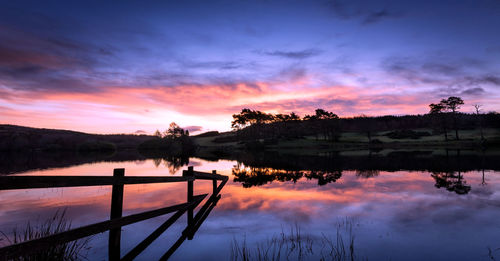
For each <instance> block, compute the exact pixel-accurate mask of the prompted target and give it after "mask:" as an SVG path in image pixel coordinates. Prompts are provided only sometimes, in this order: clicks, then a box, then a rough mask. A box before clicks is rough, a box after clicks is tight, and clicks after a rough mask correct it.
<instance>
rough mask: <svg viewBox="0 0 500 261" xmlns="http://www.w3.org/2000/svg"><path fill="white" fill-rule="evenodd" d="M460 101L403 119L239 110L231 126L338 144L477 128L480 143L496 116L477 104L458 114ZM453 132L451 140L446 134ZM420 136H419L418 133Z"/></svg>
mask: <svg viewBox="0 0 500 261" xmlns="http://www.w3.org/2000/svg"><path fill="white" fill-rule="evenodd" d="M463 104H464V101H463V99H462V98H460V97H455V96H451V97H448V98H447V99H442V100H441V101H440V102H439V103H431V104H430V105H429V113H427V114H424V115H404V116H376V117H368V116H365V115H360V116H356V117H348V118H340V117H339V116H338V115H337V114H335V113H334V112H330V111H327V110H325V109H321V108H318V109H316V110H315V112H314V114H311V115H305V116H304V117H300V116H299V115H297V114H296V113H294V112H292V113H289V114H281V113H280V114H272V113H265V112H262V111H258V110H252V109H248V108H245V109H242V111H241V112H240V113H237V114H234V115H233V121H232V122H231V127H232V129H233V131H234V132H235V133H236V134H237V139H243V140H245V139H246V140H252V139H253V140H255V139H277V138H278V139H279V138H298V137H303V136H311V135H313V136H315V137H316V139H323V140H328V141H332V142H334V141H338V139H339V137H340V135H341V133H342V132H359V133H364V134H365V135H366V137H367V139H368V141H369V142H375V140H373V139H372V136H373V133H375V132H379V131H394V130H404V132H397V133H395V134H394V136H395V137H398V136H402V135H410V136H411V135H413V136H415V135H418V134H419V133H412V130H411V129H418V128H428V129H432V133H428V135H431V134H434V135H435V134H444V137H445V140H446V141H448V140H451V139H452V138H453V139H456V140H459V139H460V136H459V130H461V129H478V128H479V129H480V130H481V139H482V140H484V136H483V127H490V128H498V127H500V126H499V125H500V115H499V114H498V113H496V112H490V113H486V114H482V113H481V112H480V107H481V106H480V105H474V108H475V109H476V113H473V114H467V113H462V112H460V111H459V110H460V108H461V106H462V105H463ZM450 130H454V135H453V136H454V137H451V135H449V131H450ZM422 135H423V134H422Z"/></svg>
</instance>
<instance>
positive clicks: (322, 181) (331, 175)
mask: <svg viewBox="0 0 500 261" xmlns="http://www.w3.org/2000/svg"><path fill="white" fill-rule="evenodd" d="M340 177H342V171H341V170H335V171H333V172H331V171H311V172H310V173H308V174H306V178H307V179H318V185H320V186H323V185H326V184H328V183H332V182H335V181H337V179H339V178H340Z"/></svg>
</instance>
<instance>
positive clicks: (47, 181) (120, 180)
mask: <svg viewBox="0 0 500 261" xmlns="http://www.w3.org/2000/svg"><path fill="white" fill-rule="evenodd" d="M197 179H201V180H212V183H213V191H212V195H211V196H210V198H209V199H208V200H207V202H206V203H205V204H204V205H203V206H202V207H201V208H200V210H199V211H198V212H197V213H196V215H194V209H195V208H196V207H197V206H198V205H199V204H200V203H201V202H202V201H203V199H204V198H205V197H206V196H207V195H208V194H202V195H196V196H195V195H194V181H195V180H197ZM218 180H220V181H221V182H220V184H219V185H217V181H218ZM227 180H228V177H227V176H223V175H219V174H217V173H216V171H215V170H214V171H212V173H204V172H198V171H194V170H193V167H189V168H188V170H184V171H183V173H182V176H179V177H171V176H170V177H125V169H115V170H114V171H113V176H112V177H111V176H3V177H2V176H0V190H9V189H32V188H53V187H79V186H103V185H112V186H113V188H112V193H111V215H110V219H109V220H106V221H103V222H99V223H95V224H92V225H87V226H83V227H79V228H75V229H71V230H68V231H65V232H61V233H58V234H53V235H50V236H46V237H43V238H38V239H33V240H29V241H25V242H22V243H18V244H13V245H10V246H6V247H3V248H0V260H8V259H12V258H16V257H19V256H25V255H29V254H32V253H36V252H39V251H43V250H44V249H47V248H50V247H51V246H54V245H58V244H63V243H66V242H70V241H73V240H77V239H80V238H84V237H87V236H91V235H94V234H97V233H102V232H105V231H108V230H109V251H108V252H109V259H110V260H120V256H121V254H120V239H121V227H122V226H126V225H130V224H133V223H136V222H139V221H143V220H146V219H150V218H154V217H157V216H161V215H165V214H168V213H174V214H173V215H172V216H171V217H170V218H169V219H168V220H167V221H165V222H164V223H163V224H162V225H160V226H159V227H158V228H157V229H156V230H155V231H153V233H151V234H150V235H149V236H148V237H146V239H144V240H143V241H142V242H141V243H139V244H138V245H137V246H136V247H135V248H133V249H132V250H131V251H130V252H128V253H127V254H126V255H124V256H123V257H122V258H121V260H131V259H133V258H135V257H136V256H137V255H139V254H140V253H141V252H142V251H143V250H144V249H146V247H148V246H149V245H150V244H151V243H152V242H153V241H154V240H155V239H156V238H158V237H159V236H160V235H161V234H162V233H163V232H164V231H165V230H166V229H168V228H169V227H170V226H171V225H172V224H173V223H174V222H175V221H177V219H179V218H180V217H181V216H182V215H183V214H184V213H185V212H187V220H188V225H187V227H186V229H184V231H183V232H182V235H181V236H180V238H179V239H178V240H177V241H176V242H175V243H174V245H173V246H172V247H171V248H170V249H169V250H168V251H167V252H166V253H165V254H164V255H163V256H162V257H161V259H163V260H166V259H168V258H169V257H170V256H171V255H172V254H173V253H174V252H175V250H176V249H177V248H178V247H179V246H180V245H181V244H182V243H183V242H184V240H186V239H189V240H190V239H192V238H193V236H194V234H195V233H196V231H197V230H198V228H199V227H200V226H201V224H202V223H203V221H204V220H205V219H206V218H207V216H208V215H209V214H210V212H211V211H212V209H213V208H214V207H215V205H216V204H217V202H218V201H219V199H220V195H219V192H220V191H221V190H222V188H223V187H224V185H225V184H226V182H227ZM184 181H187V202H186V203H182V204H178V205H174V206H168V207H164V208H159V209H155V210H150V211H146V212H142V213H138V214H133V215H129V216H125V217H123V216H122V209H123V186H124V185H127V184H148V183H167V182H184Z"/></svg>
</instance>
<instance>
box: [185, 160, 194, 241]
mask: <svg viewBox="0 0 500 261" xmlns="http://www.w3.org/2000/svg"><path fill="white" fill-rule="evenodd" d="M186 176H190V177H194V170H193V166H189V167H188V170H187V172H186ZM193 197H194V179H192V180H188V182H187V201H188V202H189V203H191V202H193ZM193 216H194V208H193V207H189V209H188V211H187V221H188V227H189V228H191V227H192V226H194V217H193ZM188 239H189V240H191V239H193V237H192V236H189V237H188Z"/></svg>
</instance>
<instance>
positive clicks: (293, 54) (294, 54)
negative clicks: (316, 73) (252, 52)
mask: <svg viewBox="0 0 500 261" xmlns="http://www.w3.org/2000/svg"><path fill="white" fill-rule="evenodd" d="M321 52H322V51H321V50H318V49H304V50H299V51H284V50H274V51H257V53H261V54H264V55H269V56H277V57H283V58H288V59H306V58H310V57H314V56H317V55H320V54H321Z"/></svg>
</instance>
